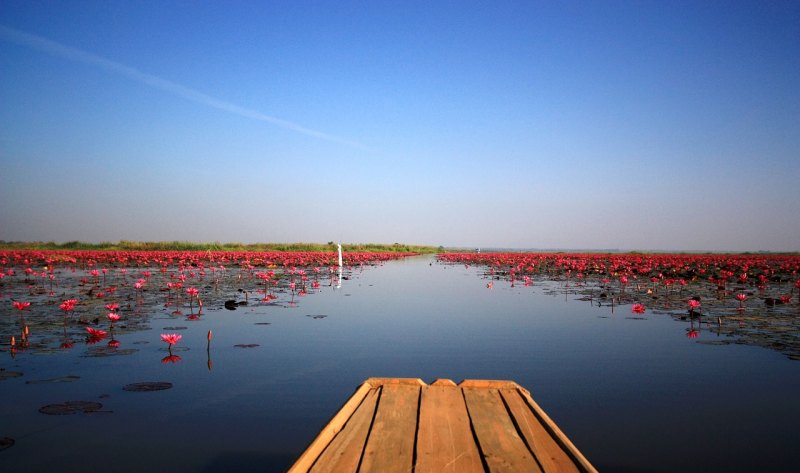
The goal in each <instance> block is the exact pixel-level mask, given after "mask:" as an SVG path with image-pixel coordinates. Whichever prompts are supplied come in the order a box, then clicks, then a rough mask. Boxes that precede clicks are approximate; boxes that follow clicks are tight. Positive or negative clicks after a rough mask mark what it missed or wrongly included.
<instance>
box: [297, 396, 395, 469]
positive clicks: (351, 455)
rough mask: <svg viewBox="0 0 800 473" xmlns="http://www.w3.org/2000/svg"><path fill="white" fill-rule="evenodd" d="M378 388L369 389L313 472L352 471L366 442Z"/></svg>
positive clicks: (320, 457)
mask: <svg viewBox="0 0 800 473" xmlns="http://www.w3.org/2000/svg"><path fill="white" fill-rule="evenodd" d="M379 390H380V388H372V389H370V391H369V393H367V396H366V397H365V398H364V400H363V401H362V402H361V405H359V406H358V409H356V411H355V412H354V413H353V415H352V416H350V420H348V421H347V423H346V424H345V425H344V428H343V429H342V430H341V432H339V433H338V434H337V435H336V437H334V438H333V440H332V441H331V443H330V444H329V445H328V448H326V449H325V450H324V451H323V452H322V455H320V456H319V459H318V460H317V462H316V463H314V466H312V467H311V470H310V471H312V472H313V473H332V472H354V471H356V470H357V469H358V463H359V462H360V461H361V454H362V452H363V451H364V445H365V444H366V442H367V436H368V435H369V430H370V426H371V425H372V418H373V416H374V415H375V407H376V406H377V404H378V391H379Z"/></svg>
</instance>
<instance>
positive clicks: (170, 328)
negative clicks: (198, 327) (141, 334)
mask: <svg viewBox="0 0 800 473" xmlns="http://www.w3.org/2000/svg"><path fill="white" fill-rule="evenodd" d="M187 328H189V327H164V330H186V329H187Z"/></svg>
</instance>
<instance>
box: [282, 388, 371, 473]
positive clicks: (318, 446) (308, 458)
mask: <svg viewBox="0 0 800 473" xmlns="http://www.w3.org/2000/svg"><path fill="white" fill-rule="evenodd" d="M370 389H372V386H371V385H370V384H369V383H368V382H364V383H362V384H361V386H359V387H358V389H357V390H356V392H355V393H353V395H352V396H351V397H350V399H348V400H347V402H346V403H345V404H344V405H343V406H342V408H341V409H339V412H337V413H336V415H334V416H333V418H332V419H331V420H330V422H328V424H327V425H326V426H325V427H324V428H323V429H322V430H321V431H320V433H319V435H317V438H315V439H314V441H313V442H311V444H310V445H309V446H308V448H306V450H305V452H303V454H302V455H300V457H299V458H298V459H297V460H296V461H295V462H294V465H292V467H291V468H289V470H288V472H289V473H305V472H307V471H308V469H309V468H311V465H313V464H314V462H315V461H316V460H317V458H318V457H319V455H320V453H322V451H323V450H325V448H326V447H327V446H328V444H329V443H330V442H331V440H332V439H333V438H334V437H335V436H336V434H337V433H339V431H340V430H342V427H343V426H344V425H345V423H346V422H347V420H348V419H349V418H350V416H351V415H352V414H353V412H355V410H356V409H357V408H358V406H359V405H360V404H361V401H362V400H363V399H364V397H365V396H366V395H367V393H368V392H369V391H370Z"/></svg>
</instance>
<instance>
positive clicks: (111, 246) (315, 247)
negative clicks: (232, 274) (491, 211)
mask: <svg viewBox="0 0 800 473" xmlns="http://www.w3.org/2000/svg"><path fill="white" fill-rule="evenodd" d="M0 249H3V250H98V251H248V252H258V251H287V252H288V251H336V249H337V247H336V243H334V242H328V243H237V242H227V243H221V242H218V241H216V242H211V243H200V242H191V241H130V240H120V241H118V242H116V243H115V242H100V243H88V242H83V241H67V242H63V243H57V242H53V241H48V242H41V241H35V242H21V241H10V242H9V241H2V240H0ZM342 250H343V251H347V252H367V253H374V252H391V253H398V252H399V253H439V252H442V251H444V248H442V247H435V246H424V245H408V244H401V243H393V244H382V243H343V244H342Z"/></svg>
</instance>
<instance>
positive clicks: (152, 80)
mask: <svg viewBox="0 0 800 473" xmlns="http://www.w3.org/2000/svg"><path fill="white" fill-rule="evenodd" d="M0 37H2V38H4V39H5V40H7V41H11V42H13V43H16V44H19V45H22V46H25V47H28V48H31V49H36V50H38V51H42V52H45V53H47V54H51V55H53V56H58V57H62V58H64V59H68V60H70V61H74V62H81V63H84V64H89V65H92V66H96V67H99V68H100V69H103V70H106V71H108V72H113V73H115V74H119V75H121V76H124V77H127V78H128V79H131V80H135V81H137V82H141V83H143V84H145V85H148V86H150V87H153V88H154V89H160V90H163V91H166V92H169V93H171V94H174V95H177V96H179V97H183V98H184V99H186V100H191V101H192V102H196V103H199V104H201V105H206V106H208V107H212V108H216V109H217V110H222V111H224V112H228V113H233V114H235V115H239V116H241V117H245V118H251V119H253V120H259V121H262V122H267V123H270V124H272V125H275V126H278V127H281V128H285V129H287V130H292V131H295V132H297V133H302V134H304V135H308V136H313V137H314V138H319V139H322V140H327V141H332V142H336V143H341V144H344V145H348V146H352V147H355V148H361V149H366V146H364V145H362V144H361V143H358V142H355V141H349V140H346V139H344V138H340V137H338V136H334V135H331V134H328V133H324V132H321V131H317V130H312V129H311V128H306V127H304V126H302V125H298V124H297V123H293V122H290V121H287V120H282V119H280V118H276V117H272V116H270V115H266V114H264V113H261V112H259V111H257V110H251V109H249V108H245V107H241V106H239V105H236V104H233V103H231V102H226V101H224V100H220V99H218V98H215V97H212V96H210V95H207V94H204V93H202V92H198V91H196V90H194V89H190V88H189V87H186V86H183V85H181V84H178V83H175V82H172V81H170V80H167V79H162V78H161V77H158V76H154V75H152V74H147V73H145V72H141V71H139V70H137V69H135V68H133V67H130V66H126V65H124V64H121V63H118V62H115V61H111V60H109V59H106V58H103V57H100V56H97V55H95V54H92V53H89V52H86V51H83V50H81V49H78V48H73V47H71V46H65V45H63V44H60V43H57V42H55V41H52V40H49V39H46V38H42V37H41V36H36V35H32V34H29V33H25V32H23V31H19V30H15V29H13V28H8V27H6V26H3V25H0Z"/></svg>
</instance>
